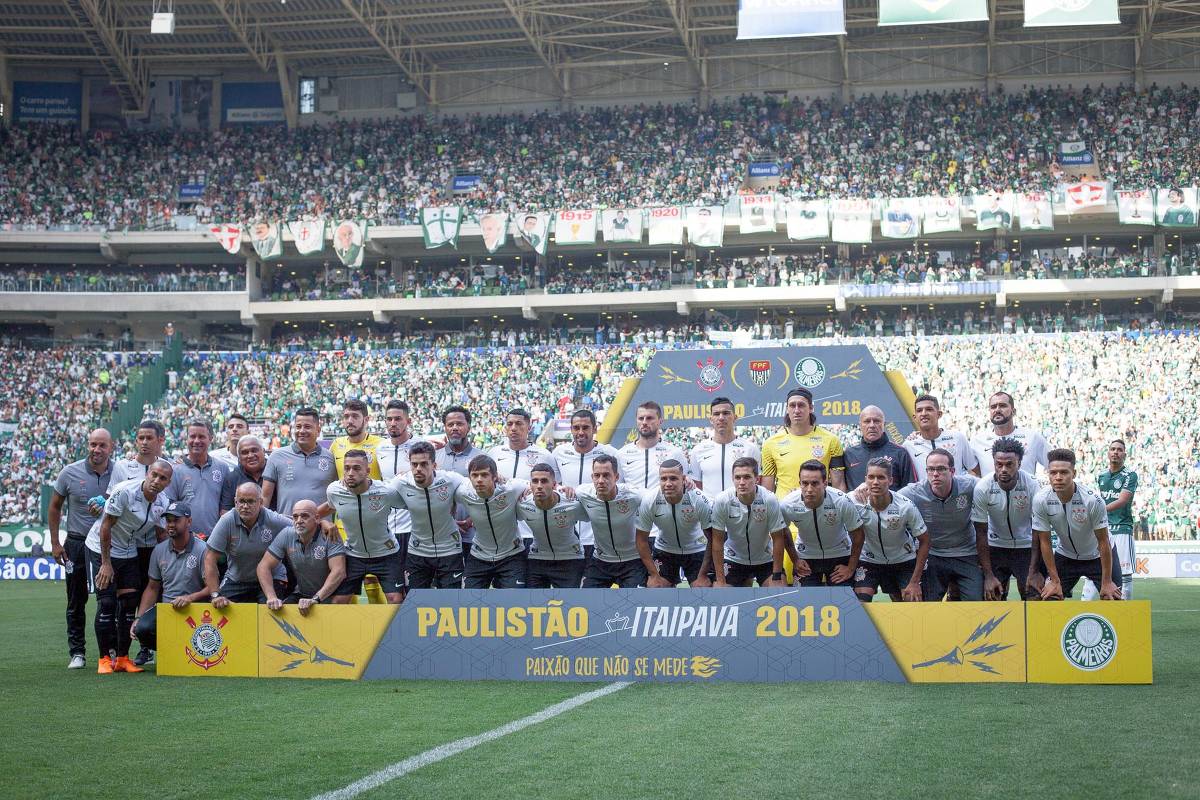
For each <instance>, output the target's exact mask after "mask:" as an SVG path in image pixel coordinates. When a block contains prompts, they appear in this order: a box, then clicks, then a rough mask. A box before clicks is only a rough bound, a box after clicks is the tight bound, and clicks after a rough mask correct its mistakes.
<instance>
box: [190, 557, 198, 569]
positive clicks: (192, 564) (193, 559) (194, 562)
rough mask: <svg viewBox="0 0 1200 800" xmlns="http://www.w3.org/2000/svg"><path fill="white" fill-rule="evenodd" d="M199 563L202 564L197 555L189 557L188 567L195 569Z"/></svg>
mask: <svg viewBox="0 0 1200 800" xmlns="http://www.w3.org/2000/svg"><path fill="white" fill-rule="evenodd" d="M199 565H200V562H199V560H197V558H196V557H195V556H188V557H187V568H188V569H195V568H196V567H197V566H199Z"/></svg>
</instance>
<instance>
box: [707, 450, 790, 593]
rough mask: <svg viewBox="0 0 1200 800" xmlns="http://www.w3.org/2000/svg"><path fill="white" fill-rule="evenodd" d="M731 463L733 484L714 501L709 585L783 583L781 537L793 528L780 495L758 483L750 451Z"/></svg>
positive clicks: (776, 584) (784, 536) (785, 535)
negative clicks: (711, 572) (715, 576)
mask: <svg viewBox="0 0 1200 800" xmlns="http://www.w3.org/2000/svg"><path fill="white" fill-rule="evenodd" d="M732 468H733V480H732V485H731V486H730V487H729V488H728V489H726V490H725V491H723V492H721V493H720V494H719V495H717V497H716V499H715V500H713V502H712V562H713V569H714V571H715V572H716V575H717V579H716V580H715V581H713V585H714V586H750V585H751V581H757V582H758V585H759V586H783V585H784V581H783V575H784V573H783V550H784V545H783V541H784V539H785V538H788V537H790V536H791V533H790V532H789V531H788V527H787V522H785V521H784V519H783V511H782V509H781V508H780V504H779V498H778V497H776V496H775V495H774V493H772V492H768V491H767V490H766V489H764V488H763V487H762V486H759V484H758V462H757V461H755V460H754V458H752V457H751V456H742V457H740V458H738V459H736V460H735V461H734V462H733V464H732ZM776 543H778V546H776ZM776 551H778V552H776Z"/></svg>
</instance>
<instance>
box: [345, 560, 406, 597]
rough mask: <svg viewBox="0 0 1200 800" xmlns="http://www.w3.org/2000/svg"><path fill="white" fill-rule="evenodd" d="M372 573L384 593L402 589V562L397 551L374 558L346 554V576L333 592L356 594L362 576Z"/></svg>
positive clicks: (401, 590) (359, 589)
mask: <svg viewBox="0 0 1200 800" xmlns="http://www.w3.org/2000/svg"><path fill="white" fill-rule="evenodd" d="M368 575H374V576H375V577H376V578H378V579H379V583H380V585H381V586H383V593H384V594H396V593H397V592H403V591H404V564H403V561H401V559H400V553H399V551H397V552H395V553H390V554H388V555H386V556H375V557H374V558H358V557H356V556H352V555H347V556H346V577H345V579H344V580H343V581H342V582H341V584H340V585H339V586H338V587H337V589H335V590H334V592H333V593H334V594H335V595H337V596H339V597H343V596H345V595H357V594H359V593H361V592H362V585H363V578H365V577H366V576H368Z"/></svg>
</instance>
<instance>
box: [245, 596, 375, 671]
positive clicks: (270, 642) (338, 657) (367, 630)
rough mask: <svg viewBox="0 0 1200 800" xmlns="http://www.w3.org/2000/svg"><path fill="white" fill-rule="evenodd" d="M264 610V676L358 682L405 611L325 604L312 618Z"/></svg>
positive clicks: (294, 610) (312, 611)
mask: <svg viewBox="0 0 1200 800" xmlns="http://www.w3.org/2000/svg"><path fill="white" fill-rule="evenodd" d="M258 608H259V612H258V641H259V653H260V657H259V665H258V666H259V671H258V674H259V676H261V677H263V678H342V679H344V680H356V679H358V678H360V677H362V673H363V670H364V669H366V666H367V662H368V661H370V660H371V655H372V654H373V653H374V652H375V648H376V647H378V646H379V640H380V639H381V638H383V633H384V631H386V630H387V628H388V625H390V624H391V622H392V617H394V616H395V615H396V610H397V609H398V608H399V606H394V605H374V604H372V605H345V606H335V605H319V606H314V607H312V609H310V611H309V612H308V616H301V614H300V611H299V609H298V608H297V607H296V606H284V607H283V608H281V609H280V610H279V611H271V610H270V609H269V608H267V607H266V606H259V607H258Z"/></svg>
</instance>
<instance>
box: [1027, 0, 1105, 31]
mask: <svg viewBox="0 0 1200 800" xmlns="http://www.w3.org/2000/svg"><path fill="white" fill-rule="evenodd" d="M1120 22H1121V17H1120V14H1118V12H1117V0H1025V27H1026V28H1047V27H1051V26H1054V25H1070V26H1074V25H1118V24H1120Z"/></svg>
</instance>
